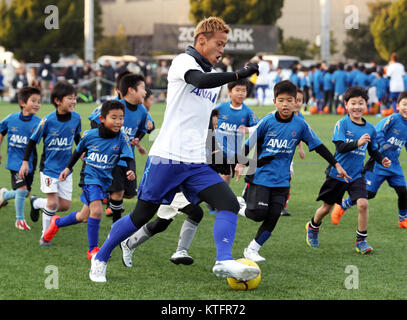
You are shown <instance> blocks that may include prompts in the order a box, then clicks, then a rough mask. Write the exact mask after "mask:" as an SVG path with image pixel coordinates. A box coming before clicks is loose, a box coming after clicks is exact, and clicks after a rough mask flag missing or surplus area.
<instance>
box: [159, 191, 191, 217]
mask: <svg viewBox="0 0 407 320" xmlns="http://www.w3.org/2000/svg"><path fill="white" fill-rule="evenodd" d="M189 204H190V202H189V201H188V200H187V198H185V196H184V194H183V193H182V192H178V193H176V194H175V196H174V200H172V202H171V204H170V205H161V206H160V208H158V211H157V216H158V217H160V218H161V219H166V220H170V219H172V218H174V217H175V216H177V215H178V214H183V212H181V211H179V210H180V209H182V208H185V207H186V206H187V205H189Z"/></svg>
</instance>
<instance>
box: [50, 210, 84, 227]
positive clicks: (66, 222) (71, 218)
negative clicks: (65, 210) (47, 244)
mask: <svg viewBox="0 0 407 320" xmlns="http://www.w3.org/2000/svg"><path fill="white" fill-rule="evenodd" d="M77 212H78V211H73V212H71V213H70V214H68V215H67V216H65V217H61V218H59V219H57V220H56V221H55V224H56V225H57V226H58V227H59V228H63V227H67V226H70V225H72V224H77V223H79V221H77V220H76V213H77Z"/></svg>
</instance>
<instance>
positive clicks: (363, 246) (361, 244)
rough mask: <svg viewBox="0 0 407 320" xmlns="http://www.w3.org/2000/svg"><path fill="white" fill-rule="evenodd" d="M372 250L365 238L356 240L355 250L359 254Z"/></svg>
mask: <svg viewBox="0 0 407 320" xmlns="http://www.w3.org/2000/svg"><path fill="white" fill-rule="evenodd" d="M372 251H373V248H372V247H371V246H369V244H368V243H367V241H366V239H363V240H359V241H356V252H359V253H361V254H366V253H369V252H372Z"/></svg>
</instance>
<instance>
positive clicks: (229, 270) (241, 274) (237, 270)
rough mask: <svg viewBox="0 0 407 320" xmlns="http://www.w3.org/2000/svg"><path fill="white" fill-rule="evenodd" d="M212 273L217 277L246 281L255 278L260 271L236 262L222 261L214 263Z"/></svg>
mask: <svg viewBox="0 0 407 320" xmlns="http://www.w3.org/2000/svg"><path fill="white" fill-rule="evenodd" d="M212 272H213V273H214V274H215V275H216V276H218V277H224V278H225V277H231V278H235V279H236V280H241V281H248V280H251V279H254V278H256V277H257V276H258V275H259V273H260V270H259V269H257V268H255V267H252V266H248V265H245V264H243V263H240V262H237V261H236V260H223V261H216V263H215V265H214V267H213V269H212Z"/></svg>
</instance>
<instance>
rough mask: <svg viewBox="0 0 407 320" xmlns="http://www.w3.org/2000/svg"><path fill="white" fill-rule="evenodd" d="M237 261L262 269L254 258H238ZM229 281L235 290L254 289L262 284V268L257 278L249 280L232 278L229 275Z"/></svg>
mask: <svg viewBox="0 0 407 320" xmlns="http://www.w3.org/2000/svg"><path fill="white" fill-rule="evenodd" d="M236 261H238V262H241V263H243V264H246V265H248V266H252V267H256V268H257V269H259V270H260V268H259V266H258V264H257V263H256V262H254V261H252V260H249V259H244V258H242V259H238V260H236ZM227 281H228V283H229V285H230V287H231V288H232V289H234V290H246V291H247V290H253V289H256V288H257V286H258V285H259V284H260V281H261V270H260V273H259V275H258V276H257V277H256V278H254V279H251V280H248V281H241V280H236V279H235V278H231V277H227Z"/></svg>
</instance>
